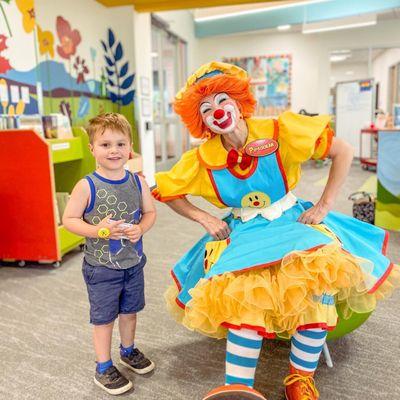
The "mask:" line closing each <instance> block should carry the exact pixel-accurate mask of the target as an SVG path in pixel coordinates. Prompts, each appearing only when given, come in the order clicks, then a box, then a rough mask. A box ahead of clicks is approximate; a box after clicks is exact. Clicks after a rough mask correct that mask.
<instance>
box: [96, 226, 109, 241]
mask: <svg viewBox="0 0 400 400" xmlns="http://www.w3.org/2000/svg"><path fill="white" fill-rule="evenodd" d="M97 236H98V237H99V238H101V239H108V237H109V236H110V230H109V229H108V228H100V229H99V230H98V231H97Z"/></svg>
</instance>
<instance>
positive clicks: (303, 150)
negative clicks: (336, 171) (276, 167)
mask: <svg viewBox="0 0 400 400" xmlns="http://www.w3.org/2000/svg"><path fill="white" fill-rule="evenodd" d="M330 120H331V118H330V116H329V115H318V116H315V117H308V116H306V115H300V114H294V113H292V112H289V111H287V112H285V113H283V114H282V115H281V116H280V117H279V152H280V156H281V159H282V164H283V168H284V170H285V172H286V176H287V180H288V184H289V188H290V189H292V188H293V187H294V186H295V185H296V183H297V181H298V179H299V177H300V165H301V164H302V163H303V162H305V161H307V160H310V159H314V160H320V159H324V158H326V157H327V156H328V154H329V150H330V147H331V143H332V137H333V131H332V129H331V128H330V126H329V122H330Z"/></svg>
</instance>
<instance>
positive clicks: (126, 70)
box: [119, 61, 129, 78]
mask: <svg viewBox="0 0 400 400" xmlns="http://www.w3.org/2000/svg"><path fill="white" fill-rule="evenodd" d="M128 65H129V61H127V62H126V63H125V64H124V65H123V66H122V67H121V70H120V71H119V77H120V78H123V77H124V76H125V75H126V73H127V72H128Z"/></svg>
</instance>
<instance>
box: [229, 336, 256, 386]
mask: <svg viewBox="0 0 400 400" xmlns="http://www.w3.org/2000/svg"><path fill="white" fill-rule="evenodd" d="M262 339H263V338H262V336H260V335H259V334H258V333H257V332H255V331H252V330H249V329H240V330H236V329H229V332H228V338H227V344H226V364H225V365H226V375H225V384H226V385H233V384H238V383H241V384H243V385H246V386H249V387H253V385H254V375H255V373H256V367H257V362H258V358H259V356H260V350H261V346H262Z"/></svg>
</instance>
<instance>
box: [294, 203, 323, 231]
mask: <svg viewBox="0 0 400 400" xmlns="http://www.w3.org/2000/svg"><path fill="white" fill-rule="evenodd" d="M330 209H331V207H330V206H329V205H328V204H327V203H322V202H318V203H316V204H315V205H314V206H312V207H311V208H309V209H308V210H307V211H304V212H303V214H301V215H300V217H299V218H298V220H297V222H301V223H303V224H309V225H317V224H320V223H321V222H322V220H323V219H324V218H325V217H326V216H327V214H328V212H329V210H330Z"/></svg>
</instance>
